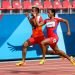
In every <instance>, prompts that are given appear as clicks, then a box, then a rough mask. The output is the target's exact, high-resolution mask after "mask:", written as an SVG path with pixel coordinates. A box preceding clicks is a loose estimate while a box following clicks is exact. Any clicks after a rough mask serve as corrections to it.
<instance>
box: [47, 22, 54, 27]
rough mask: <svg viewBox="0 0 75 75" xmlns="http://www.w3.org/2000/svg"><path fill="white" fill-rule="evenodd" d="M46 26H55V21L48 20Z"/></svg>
mask: <svg viewBox="0 0 75 75" xmlns="http://www.w3.org/2000/svg"><path fill="white" fill-rule="evenodd" d="M46 26H47V27H55V22H54V21H53V22H47V23H46Z"/></svg>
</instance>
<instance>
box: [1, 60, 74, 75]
mask: <svg viewBox="0 0 75 75" xmlns="http://www.w3.org/2000/svg"><path fill="white" fill-rule="evenodd" d="M15 63H16V62H1V63H0V75H75V66H73V65H72V64H70V62H69V61H68V60H67V59H64V60H62V59H53V60H47V61H46V62H45V64H44V65H39V64H38V63H39V61H27V64H26V65H24V66H20V67H17V66H15Z"/></svg>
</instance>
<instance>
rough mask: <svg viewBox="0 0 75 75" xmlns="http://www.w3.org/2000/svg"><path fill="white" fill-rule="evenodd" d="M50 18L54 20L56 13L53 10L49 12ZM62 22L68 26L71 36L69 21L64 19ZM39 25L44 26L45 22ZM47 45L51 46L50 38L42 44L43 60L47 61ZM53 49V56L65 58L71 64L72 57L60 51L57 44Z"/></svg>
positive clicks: (68, 33) (68, 32)
mask: <svg viewBox="0 0 75 75" xmlns="http://www.w3.org/2000/svg"><path fill="white" fill-rule="evenodd" d="M48 16H49V18H52V19H53V18H54V13H53V12H52V11H51V10H49V11H48ZM60 22H64V23H65V24H66V26H67V35H71V32H70V27H69V23H68V21H67V20H65V19H62V20H61V21H60ZM39 25H44V22H42V23H40V24H39ZM47 45H50V38H46V39H45V40H43V41H42V42H41V48H42V51H43V60H45V54H46V50H47V49H46V48H47ZM52 49H53V51H52V53H53V54H58V55H60V56H63V57H64V58H67V59H68V60H69V61H70V62H71V59H70V57H69V56H68V55H66V54H65V53H64V52H63V51H62V50H60V49H59V48H58V46H57V44H56V45H55V47H52Z"/></svg>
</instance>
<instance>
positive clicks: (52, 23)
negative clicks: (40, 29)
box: [44, 18, 62, 37]
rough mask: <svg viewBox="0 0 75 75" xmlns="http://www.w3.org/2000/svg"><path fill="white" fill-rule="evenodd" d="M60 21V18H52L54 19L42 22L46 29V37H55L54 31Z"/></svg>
mask: <svg viewBox="0 0 75 75" xmlns="http://www.w3.org/2000/svg"><path fill="white" fill-rule="evenodd" d="M60 21H62V18H54V19H50V18H49V19H46V20H44V23H45V24H46V27H47V35H48V37H52V36H57V33H56V30H57V26H58V23H59V22H60Z"/></svg>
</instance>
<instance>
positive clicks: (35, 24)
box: [16, 8, 39, 66]
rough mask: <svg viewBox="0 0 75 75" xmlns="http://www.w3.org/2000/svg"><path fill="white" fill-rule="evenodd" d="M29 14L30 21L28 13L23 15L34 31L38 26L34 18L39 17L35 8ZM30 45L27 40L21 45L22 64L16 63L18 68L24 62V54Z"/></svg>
mask: <svg viewBox="0 0 75 75" xmlns="http://www.w3.org/2000/svg"><path fill="white" fill-rule="evenodd" d="M31 14H32V18H31V19H30V18H29V13H28V12H26V13H25V15H26V16H27V17H28V20H29V22H30V23H31V25H32V29H35V28H37V27H38V24H37V20H36V17H37V16H38V15H39V12H38V10H37V9H36V8H32V11H31ZM30 45H32V44H31V43H30V41H29V40H27V41H26V42H25V43H24V44H23V47H22V62H21V63H18V64H16V65H17V66H20V65H23V64H24V62H25V60H26V59H25V58H26V52H27V48H28V47H29V46H30Z"/></svg>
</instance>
